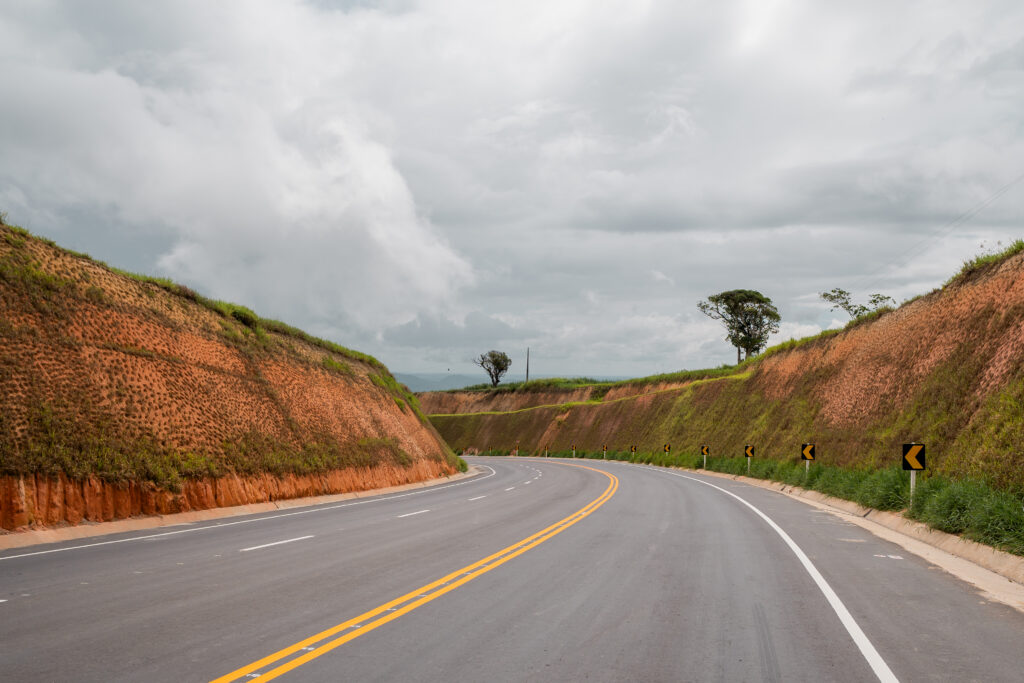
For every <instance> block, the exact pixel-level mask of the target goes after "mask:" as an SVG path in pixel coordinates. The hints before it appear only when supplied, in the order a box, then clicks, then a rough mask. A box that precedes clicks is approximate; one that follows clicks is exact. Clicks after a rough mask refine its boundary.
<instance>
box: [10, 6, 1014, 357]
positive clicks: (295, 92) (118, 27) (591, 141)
mask: <svg viewBox="0 0 1024 683" xmlns="http://www.w3.org/2000/svg"><path fill="white" fill-rule="evenodd" d="M1022 20H1024V8H1021V7H1020V6H1019V3H1013V2H1009V1H1007V2H979V3H971V4H970V5H964V4H963V3H954V2H948V3H933V2H927V3H926V2H915V3H906V4H899V5H894V4H893V3H886V2H881V1H880V0H879V1H875V2H868V3H861V4H858V5H855V6H852V5H851V6H837V5H834V4H830V5H825V4H821V3H811V2H789V3H769V2H727V3H718V4H715V5H712V6H709V7H707V8H703V9H698V8H694V7H691V6H687V5H685V4H682V3H674V2H651V3H633V2H618V3H610V4H609V3H604V4H601V5H600V7H598V6H595V5H593V3H581V4H578V5H573V4H567V3H544V2H524V3H512V4H506V5H498V6H493V5H489V4H486V5H485V4H482V3H475V2H470V1H469V0H453V1H450V2H441V1H425V2H412V1H411V0H410V1H408V2H407V1H398V2H384V3H373V2H363V1H357V0H351V1H349V0H339V1H330V0H319V1H317V2H308V3H303V2H298V1H294V2H286V3H279V2H245V3H241V2H238V3H206V2H173V3H171V2H167V3H160V2H152V3H144V4H141V5H140V4H139V3H133V2H108V3H105V4H104V6H103V10H102V11H98V10H97V9H96V7H95V6H92V5H83V4H81V3H74V2H52V3H46V4H21V5H9V6H6V7H4V8H3V9H0V59H2V60H3V63H4V69H3V70H0V89H2V91H3V92H4V107H3V108H0V145H2V148H3V150H4V154H3V155H2V157H0V209H3V210H5V211H7V212H8V213H9V214H10V218H11V219H12V220H16V221H18V222H21V223H23V224H26V226H27V227H29V228H30V229H32V230H34V231H36V232H40V233H43V234H46V235H47V236H50V237H53V238H54V239H57V240H59V241H60V242H62V243H64V244H67V245H68V246H71V247H73V248H76V249H79V250H82V251H88V252H90V253H92V254H93V255H95V256H97V257H99V258H102V259H105V260H108V261H110V262H111V263H113V264H114V265H118V266H121V267H126V268H130V269H134V270H140V271H145V272H152V273H158V274H163V275H168V276H171V277H174V278H176V279H179V280H182V281H184V282H186V283H187V284H189V285H191V286H193V287H196V288H197V289H200V290H202V291H204V292H205V293H207V294H209V295H210V296H214V297H217V298H224V299H230V300H235V301H238V302H240V303H243V304H246V305H249V306H251V307H252V308H254V309H256V310H258V311H260V312H261V313H263V314H265V315H268V316H272V317H277V318H281V319H284V320H286V321H288V322H290V323H292V324H295V325H298V326H300V327H304V328H306V329H309V330H310V331H311V332H314V333H317V334H323V335H326V336H329V337H331V338H332V339H335V340H337V341H339V342H341V343H345V344H348V345H351V346H356V347H358V348H362V349H364V350H366V351H368V352H370V353H374V354H376V355H378V356H380V357H381V359H382V360H384V361H385V362H387V363H388V364H389V365H391V366H392V367H393V368H395V369H396V370H406V371H412V372H415V371H425V372H426V371H432V370H437V369H438V367H439V366H443V367H441V370H442V371H443V370H444V369H445V368H447V367H452V368H453V370H460V371H463V370H469V371H471V366H468V363H467V358H468V356H467V354H469V355H472V353H473V352H477V353H478V352H480V351H484V350H487V349H489V348H501V347H503V346H507V347H508V349H507V350H509V351H510V352H511V351H513V350H514V349H516V348H519V347H525V346H527V345H529V346H530V347H531V349H533V353H534V354H535V358H536V359H537V360H536V362H537V363H540V365H538V368H541V369H539V370H537V371H538V372H540V373H542V374H570V373H581V374H616V375H620V374H645V373H648V372H661V371H667V370H674V369H679V368H681V367H699V366H707V365H717V364H719V363H721V362H727V361H729V360H730V359H731V358H733V356H732V352H731V350H730V349H729V347H728V346H727V345H726V344H725V343H724V342H722V341H721V337H722V334H721V331H720V330H719V329H718V328H717V327H716V326H715V324H714V323H713V322H712V321H709V320H707V319H705V318H702V317H701V316H700V315H699V313H697V312H696V308H695V305H696V302H697V301H698V300H699V299H701V298H703V297H705V296H707V295H708V294H711V293H714V292H717V291H721V290H724V289H732V288H736V287H753V288H757V289H760V290H762V291H764V292H765V293H767V294H768V295H769V296H771V297H772V298H773V299H774V300H775V302H776V303H777V305H778V306H779V308H780V310H781V311H782V313H783V318H784V321H785V326H784V328H783V330H782V332H781V333H780V335H779V336H780V338H786V336H787V335H794V334H795V335H800V334H804V333H812V332H815V331H817V330H818V329H821V328H823V327H826V326H833V325H835V324H837V323H838V322H839V321H837V320H836V317H835V314H833V313H831V312H829V310H828V306H827V305H826V304H824V303H823V302H821V301H820V300H819V299H817V292H820V291H824V290H827V289H831V288H832V287H836V286H842V287H845V288H847V289H851V290H853V291H854V294H855V295H856V296H858V297H861V298H865V297H866V296H867V294H868V293H870V292H873V291H884V292H885V293H888V294H891V295H893V296H894V297H896V298H897V299H902V298H906V297H909V296H911V295H913V294H917V293H920V292H921V291H926V290H927V289H930V288H931V287H934V286H935V285H937V284H939V283H940V282H941V281H942V280H944V279H945V278H946V277H948V276H949V275H950V274H951V273H952V272H953V271H954V270H955V269H956V268H957V267H958V266H959V264H960V262H961V261H963V260H964V259H965V258H968V257H969V256H971V255H972V254H973V253H975V252H977V251H978V249H979V246H980V245H981V244H983V243H984V244H985V245H988V246H991V245H994V244H995V242H996V241H998V240H1003V241H1004V242H1005V241H1009V240H1010V239H1012V238H1014V237H1017V236H1019V230H1020V227H1019V220H1020V216H1021V213H1022V209H1024V183H1020V184H1018V185H1015V186H1013V187H1011V188H1009V189H1008V190H1007V191H1006V192H1005V193H1004V194H1002V195H1001V196H1000V197H999V198H998V201H995V202H993V203H991V205H988V206H985V207H983V210H981V211H979V212H978V213H977V215H975V216H972V217H971V218H970V220H969V221H963V222H958V221H957V219H958V217H959V216H961V215H962V214H964V212H967V211H970V210H971V209H972V208H974V207H978V206H979V205H980V204H981V203H983V202H985V201H986V200H987V199H988V198H989V197H991V196H992V195H993V193H994V192H996V191H997V190H998V189H999V188H1001V187H1003V186H1004V185H1005V184H1006V183H1008V182H1010V181H1011V180H1012V179H1014V178H1016V177H1018V176H1019V175H1020V174H1021V173H1022V172H1024V168H1021V167H1020V162H1019V160H1020V159H1022V158H1024V144H1022V134H1021V131H1022V130H1024V41H1021V39H1020V36H1019V31H1017V30H1016V27H1017V26H1020V25H1021V22H1022ZM545 366H546V367H545Z"/></svg>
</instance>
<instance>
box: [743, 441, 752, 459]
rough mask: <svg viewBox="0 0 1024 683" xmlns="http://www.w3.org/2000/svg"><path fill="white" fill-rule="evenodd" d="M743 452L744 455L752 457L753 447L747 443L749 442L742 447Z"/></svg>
mask: <svg viewBox="0 0 1024 683" xmlns="http://www.w3.org/2000/svg"><path fill="white" fill-rule="evenodd" d="M743 452H744V453H745V454H746V456H747V457H748V458H753V457H754V447H753V446H751V445H749V444H748V445H747V447H746V448H745V449H743Z"/></svg>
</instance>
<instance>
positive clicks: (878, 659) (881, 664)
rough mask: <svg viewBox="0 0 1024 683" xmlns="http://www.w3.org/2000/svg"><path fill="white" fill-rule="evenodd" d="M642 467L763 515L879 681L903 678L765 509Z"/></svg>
mask: <svg viewBox="0 0 1024 683" xmlns="http://www.w3.org/2000/svg"><path fill="white" fill-rule="evenodd" d="M639 467H641V468H642V469H651V470H655V471H657V472H664V473H665V474H671V475H672V476H675V477H680V478H682V479H689V480H690V481H695V482H697V483H698V484H704V485H705V486H710V487H711V488H713V489H717V490H719V491H721V492H722V493H724V494H726V495H729V496H732V497H733V498H735V499H736V500H738V501H739V502H741V503H743V504H744V505H746V506H747V507H748V508H750V509H751V510H753V511H754V513H755V514H757V516H759V517H760V518H761V519H763V520H764V521H765V522H767V523H768V526H770V527H771V528H772V529H773V530H774V531H775V533H777V534H778V535H779V536H780V537H781V538H782V540H783V541H785V542H786V545H788V546H789V549H790V550H792V551H793V554H794V555H796V557H797V559H798V560H800V564H802V565H803V567H804V569H806V570H807V573H808V574H810V575H811V578H812V579H814V583H815V584H817V586H818V589H819V590H820V591H821V592H822V594H823V595H824V596H825V599H826V600H828V604H829V605H831V606H832V609H833V610H834V611H835V613H836V616H838V617H839V621H841V622H842V624H843V626H845V627H846V631H847V633H849V634H850V637H851V638H852V639H853V642H854V643H855V644H856V645H857V647H858V648H859V649H860V653H861V654H862V655H864V659H866V660H867V662H868V665H869V666H870V667H871V669H872V670H873V671H874V672H875V675H876V676H878V680H879V681H882V682H883V683H899V679H898V678H896V674H894V673H893V672H892V669H890V668H889V665H888V664H886V663H885V660H884V659H882V655H880V654H878V650H876V649H875V646H874V645H872V644H871V640H870V639H868V637H867V635H866V634H865V633H864V631H863V630H861V628H860V626H859V625H858V624H857V621H856V620H855V619H854V618H853V615H851V614H850V611H849V610H848V609H846V605H844V604H843V601H842V600H840V599H839V596H838V595H837V594H836V592H835V591H834V590H833V589H832V586H830V585H829V583H828V581H826V580H825V577H824V576H822V575H821V572H819V571H818V568H817V567H815V566H814V563H813V562H811V559H810V558H809V557H807V554H806V553H804V551H803V550H802V549H801V548H800V546H798V545H797V544H796V541H794V540H793V539H792V538H790V537H789V534H787V533H786V532H785V531H783V530H782V527H780V526H779V525H778V524H776V523H775V521H774V520H772V518H771V517H769V516H768V515H766V514H765V513H763V512H761V510H759V509H758V508H756V507H755V506H754V505H753V504H751V503H748V502H747V501H746V500H744V499H743V498H741V497H739V496H737V495H736V494H735V493H733V492H732V491H727V490H726V489H723V488H722V487H721V486H715V485H714V484H712V483H710V482H707V481H704V480H703V479H697V478H696V477H690V476H687V475H685V474H679V473H678V472H671V471H669V470H663V469H661V468H657V467H643V466H642V465H641V466H639Z"/></svg>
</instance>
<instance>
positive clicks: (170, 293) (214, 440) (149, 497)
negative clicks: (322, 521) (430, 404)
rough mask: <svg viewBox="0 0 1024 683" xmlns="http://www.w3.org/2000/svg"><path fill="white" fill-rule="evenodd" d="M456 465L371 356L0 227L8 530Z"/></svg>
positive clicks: (424, 474) (306, 490) (422, 474)
mask: <svg viewBox="0 0 1024 683" xmlns="http://www.w3.org/2000/svg"><path fill="white" fill-rule="evenodd" d="M461 467H464V463H461V462H460V461H459V460H458V459H457V458H456V457H455V456H454V454H452V452H451V450H450V449H449V448H448V447H447V445H446V444H445V443H444V441H443V440H442V439H441V438H440V437H439V436H438V434H437V432H436V431H435V429H434V428H433V427H432V426H431V425H430V423H429V422H428V421H427V420H426V418H425V417H424V416H423V414H422V412H421V411H420V409H419V405H418V402H417V401H416V398H415V397H414V396H413V395H411V394H410V393H409V392H408V390H406V389H405V388H404V387H402V386H401V385H399V384H398V383H397V382H396V381H395V380H394V378H393V377H392V375H391V373H390V372H388V370H387V368H385V367H384V366H383V365H382V364H381V363H380V362H378V361H377V360H376V359H374V358H372V357H370V356H367V355H365V354H362V353H359V352H356V351H352V350H350V349H346V348H344V347H341V346H338V345H337V344H333V343H331V342H327V341H324V340H320V339H316V338H314V337H311V336H310V335H307V334H305V333H303V332H301V331H299V330H296V329H294V328H291V327H289V326H287V325H284V324H282V323H279V322H276V321H272V320H264V319H262V318H260V317H259V316H257V315H256V314H255V313H253V312H252V311H249V310H248V309H246V308H243V307H240V306H235V305H232V304H227V303H224V302H217V301H211V300H209V299H206V298H204V297H202V296H200V295H198V294H196V293H195V292H192V291H191V290H188V289H187V288H184V287H181V286H178V285H175V284H174V283H170V282H168V281H165V280H159V279H153V278H147V277H142V276H133V275H129V274H124V273H120V272H115V271H114V270H112V269H110V268H109V267H107V266H105V265H103V264H100V263H97V262H95V261H93V260H92V259H90V258H88V257H86V256H83V255H80V254H74V253H71V252H68V251H66V250H63V249H60V248H59V247H57V246H56V245H54V244H52V243H49V242H46V241H45V240H41V239H39V238H36V237H33V236H32V235H30V234H28V233H27V232H25V231H23V230H21V229H18V228H14V227H11V226H0V476H5V477H6V479H4V480H3V482H4V483H3V484H2V485H0V509H2V510H3V512H2V514H0V526H2V527H3V528H4V529H15V528H21V527H24V526H25V525H32V526H38V525H42V524H57V523H74V522H75V521H76V520H80V519H86V520H97V521H98V520H101V519H112V518H115V517H120V516H121V513H125V514H140V513H141V514H150V513H161V512H166V511H178V510H187V509H200V508H202V507H210V506H212V505H220V504H222V503H221V500H222V499H223V500H237V501H241V502H253V501H259V500H261V499H263V500H266V499H267V498H264V496H269V497H270V498H282V497H286V496H290V495H312V494H314V493H340V492H345V491H354V490H365V489H369V488H373V487H376V486H389V485H394V484H399V483H406V482H410V481H417V480H422V479H423V478H429V477H436V476H440V475H444V474H451V473H454V472H455V471H457V470H458V469H460V468H461ZM32 492H34V495H33V493H32ZM40 492H44V493H40ZM52 492H59V493H52ZM51 493H52V494H51ZM243 494H244V495H243ZM40 496H42V497H40ZM86 500H88V501H90V502H89V503H88V505H87V504H86V502H85V501H86ZM115 500H117V501H120V502H119V503H115V502H114V501H115ZM230 504H238V503H237V502H233V503H230ZM113 510H119V511H120V512H119V513H116V514H115V512H112V511H113Z"/></svg>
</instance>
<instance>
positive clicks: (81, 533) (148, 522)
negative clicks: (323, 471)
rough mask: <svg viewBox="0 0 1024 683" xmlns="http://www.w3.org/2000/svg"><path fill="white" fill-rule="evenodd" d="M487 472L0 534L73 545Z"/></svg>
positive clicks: (2, 538)
mask: <svg viewBox="0 0 1024 683" xmlns="http://www.w3.org/2000/svg"><path fill="white" fill-rule="evenodd" d="M481 472H483V470H482V469H480V467H479V466H477V465H470V467H469V470H467V471H466V472H460V473H458V474H453V475H451V476H450V477H440V478H438V479H429V480H427V481H418V482H415V483H412V484H403V485H401V486H389V487H387V488H382V489H370V490H367V491H353V492H351V493H332V494H328V495H325V496H309V497H306V498H287V499H284V500H274V501H270V502H267V503H252V504H250V505H235V506H233V507H225V508H209V509H207V510H192V511H191V512H179V513H176V514H173V515H154V516H151V517H133V518H131V519H119V520H116V521H113V522H83V523H82V524H78V525H75V526H65V527H56V528H50V529H38V530H35V531H31V530H30V531H15V532H10V533H6V534H0V550H7V549H9V548H23V547H26V546H31V545H39V544H42V543H58V542H60V541H71V540H74V539H77V538H91V537H93V536H106V535H108V534H118V533H123V532H125V531H140V530H143V529H157V528H160V527H166V526H174V525H177V524H191V523H193V522H204V521H207V520H211V519H222V518H224V517H238V516H240V515H252V514H256V513H259V512H273V511H275V510H288V509H291V508H301V507H309V506H311V505H322V504H324V503H335V502H338V501H343V500H351V499H353V498H368V497H370V496H381V495H386V494H388V493H397V492H399V491H409V490H412V489H421V488H428V487H430V486H436V485H438V484H447V483H450V482H453V481H458V480H460V479H466V478H467V477H472V476H475V475H477V474H480V473H481Z"/></svg>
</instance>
